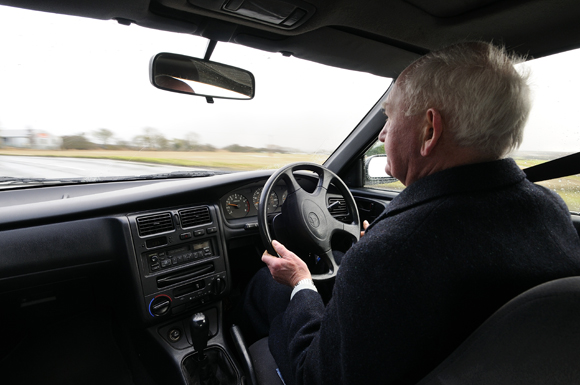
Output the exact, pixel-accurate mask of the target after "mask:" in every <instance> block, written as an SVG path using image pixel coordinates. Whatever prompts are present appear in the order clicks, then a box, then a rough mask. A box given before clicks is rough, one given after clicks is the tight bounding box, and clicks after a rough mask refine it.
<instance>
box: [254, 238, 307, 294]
mask: <svg viewBox="0 0 580 385" xmlns="http://www.w3.org/2000/svg"><path fill="white" fill-rule="evenodd" d="M272 247H274V250H276V252H277V253H278V255H279V256H280V257H281V258H278V257H274V256H272V255H270V254H269V253H268V252H267V251H264V254H263V255H262V262H264V263H265V264H266V265H267V266H268V269H270V274H272V278H274V280H275V281H276V282H279V283H281V284H283V285H286V286H290V287H294V286H296V284H297V283H298V282H299V281H301V280H303V279H312V276H311V275H310V271H309V270H308V266H306V263H304V261H303V260H301V259H300V258H299V257H298V256H297V255H296V254H294V253H293V252H291V251H290V250H288V249H287V248H285V247H284V245H282V244H281V243H280V242H278V241H272Z"/></svg>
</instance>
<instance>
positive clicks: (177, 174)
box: [0, 171, 226, 185]
mask: <svg viewBox="0 0 580 385" xmlns="http://www.w3.org/2000/svg"><path fill="white" fill-rule="evenodd" d="M225 173H226V172H222V171H173V172H169V173H161V174H150V175H131V176H97V177H78V178H15V177H9V176H0V185H19V184H59V183H94V182H112V181H131V180H153V179H177V178H203V177H208V176H214V175H218V174H225Z"/></svg>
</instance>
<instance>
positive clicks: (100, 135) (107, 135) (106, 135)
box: [93, 128, 113, 146]
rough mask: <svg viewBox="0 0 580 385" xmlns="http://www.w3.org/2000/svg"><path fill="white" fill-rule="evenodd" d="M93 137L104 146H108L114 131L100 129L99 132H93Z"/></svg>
mask: <svg viewBox="0 0 580 385" xmlns="http://www.w3.org/2000/svg"><path fill="white" fill-rule="evenodd" d="M93 136H94V137H95V138H97V139H98V140H100V141H101V143H102V144H103V146H106V145H107V142H108V141H109V139H111V138H112V137H113V131H111V130H108V129H106V128H99V129H98V130H97V131H95V132H93Z"/></svg>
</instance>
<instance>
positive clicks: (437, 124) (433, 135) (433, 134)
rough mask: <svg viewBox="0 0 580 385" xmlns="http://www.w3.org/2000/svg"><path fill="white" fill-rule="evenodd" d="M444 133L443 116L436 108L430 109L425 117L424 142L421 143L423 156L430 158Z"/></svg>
mask: <svg viewBox="0 0 580 385" xmlns="http://www.w3.org/2000/svg"><path fill="white" fill-rule="evenodd" d="M442 133H443V120H442V119H441V114H440V113H439V111H437V110H436V109H434V108H429V109H428V110H427V113H426V116H425V124H424V126H423V140H422V143H421V155H422V156H429V155H431V153H432V152H433V150H434V149H435V147H436V146H437V143H439V139H440V138H441V134H442Z"/></svg>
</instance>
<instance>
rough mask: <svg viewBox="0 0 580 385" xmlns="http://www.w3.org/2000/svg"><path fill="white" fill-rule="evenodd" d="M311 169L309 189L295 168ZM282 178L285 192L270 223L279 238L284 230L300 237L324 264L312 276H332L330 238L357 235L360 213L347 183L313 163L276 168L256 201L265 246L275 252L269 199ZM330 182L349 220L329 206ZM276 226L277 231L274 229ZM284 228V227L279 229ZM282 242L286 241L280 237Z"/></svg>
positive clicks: (318, 279) (270, 251) (334, 269)
mask: <svg viewBox="0 0 580 385" xmlns="http://www.w3.org/2000/svg"><path fill="white" fill-rule="evenodd" d="M301 170H304V171H312V172H314V173H316V174H317V175H318V184H317V186H316V188H315V190H314V191H313V192H312V193H309V192H307V191H305V190H304V189H302V187H301V186H300V185H299V184H298V182H297V181H296V178H295V177H294V172H295V171H301ZM281 179H282V180H284V182H285V183H286V186H287V187H288V196H287V197H286V201H285V202H284V203H283V204H282V212H281V213H279V214H277V215H276V216H275V217H274V220H273V223H272V225H273V227H274V230H275V233H276V234H277V236H278V238H280V234H285V235H286V236H287V237H288V238H286V239H289V238H294V239H299V240H300V243H303V242H304V246H305V247H307V248H309V251H311V252H314V253H315V254H317V255H318V256H319V257H320V258H321V259H322V260H323V261H324V263H325V264H326V266H327V268H328V272H327V273H324V274H313V275H312V279H313V280H316V281H322V280H327V279H331V278H334V277H335V276H336V274H337V272H338V265H337V263H336V261H335V259H334V255H333V254H332V249H331V244H330V241H331V239H332V237H333V236H334V235H335V234H336V233H337V232H344V233H347V234H350V235H352V236H353V237H354V239H355V242H356V241H358V240H359V238H360V217H359V213H358V209H357V207H356V202H355V200H354V197H353V196H352V194H351V193H350V190H349V189H348V187H347V186H346V184H345V183H344V182H343V181H342V179H340V178H339V177H338V175H336V174H335V173H333V172H332V171H330V170H329V169H327V168H326V167H324V166H321V165H319V164H316V163H309V162H298V163H292V164H289V165H286V166H284V167H282V168H280V169H279V170H277V171H276V172H275V173H274V174H272V176H270V178H269V179H268V181H267V182H266V184H265V185H264V188H263V189H262V193H261V195H260V202H259V205H258V230H259V233H260V236H261V238H262V241H263V242H264V244H265V246H266V249H267V250H268V252H269V253H270V254H271V255H277V254H276V252H275V250H274V248H273V247H272V236H271V234H270V229H269V227H268V199H269V197H270V194H271V193H272V190H273V188H274V186H275V185H276V184H277V183H278V182H279V181H280V180H281ZM331 183H332V184H333V185H334V186H335V187H336V188H337V189H338V191H339V193H340V194H341V195H342V196H343V198H344V200H345V204H346V206H347V209H348V212H349V213H350V215H351V218H352V221H351V223H343V222H340V221H338V220H337V219H335V218H334V217H333V216H332V214H330V211H329V210H328V207H327V206H328V204H327V202H326V194H327V191H328V187H329V186H330V184H331ZM276 228H278V231H276ZM280 230H283V231H280ZM282 243H285V242H284V241H283V240H282Z"/></svg>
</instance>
